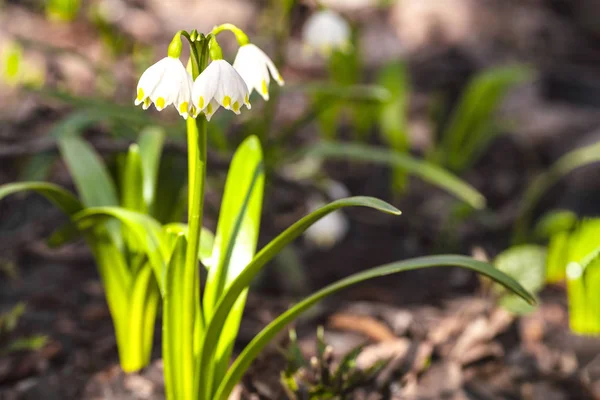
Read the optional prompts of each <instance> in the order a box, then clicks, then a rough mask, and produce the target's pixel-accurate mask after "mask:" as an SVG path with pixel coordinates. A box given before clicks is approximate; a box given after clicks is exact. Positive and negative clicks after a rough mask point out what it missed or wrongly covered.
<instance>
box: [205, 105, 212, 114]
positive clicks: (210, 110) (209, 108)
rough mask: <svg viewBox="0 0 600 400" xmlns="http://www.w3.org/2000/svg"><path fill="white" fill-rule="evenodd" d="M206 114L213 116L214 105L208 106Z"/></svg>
mask: <svg viewBox="0 0 600 400" xmlns="http://www.w3.org/2000/svg"><path fill="white" fill-rule="evenodd" d="M206 113H207V114H208V115H211V114H212V113H213V108H212V104H210V103H209V104H208V106H206Z"/></svg>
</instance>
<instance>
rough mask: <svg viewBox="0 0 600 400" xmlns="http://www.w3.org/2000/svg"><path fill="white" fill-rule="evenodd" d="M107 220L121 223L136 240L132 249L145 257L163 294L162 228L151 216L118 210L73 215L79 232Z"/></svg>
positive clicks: (165, 253)
mask: <svg viewBox="0 0 600 400" xmlns="http://www.w3.org/2000/svg"><path fill="white" fill-rule="evenodd" d="M109 218H114V219H116V220H118V221H120V222H121V223H122V224H123V225H124V226H125V227H126V228H127V229H128V232H129V233H130V234H131V239H132V240H135V246H136V248H138V249H143V252H144V253H145V254H146V256H147V257H148V260H149V261H150V265H151V266H152V269H153V270H154V275H155V277H156V280H157V281H158V283H159V287H160V288H161V293H164V274H165V270H166V263H167V260H168V257H169V252H168V250H169V248H168V241H167V238H166V237H165V236H166V235H165V232H164V231H163V228H162V226H161V225H160V224H159V223H158V221H156V220H155V219H153V218H152V217H150V216H148V215H145V214H140V213H137V212H135V211H130V210H126V209H124V208H120V207H91V208H87V209H85V210H83V211H81V212H79V213H77V214H76V215H74V216H73V221H75V222H76V223H77V224H78V226H79V229H81V230H86V229H90V228H94V227H95V226H96V225H97V224H98V223H102V222H104V221H105V220H107V219H109Z"/></svg>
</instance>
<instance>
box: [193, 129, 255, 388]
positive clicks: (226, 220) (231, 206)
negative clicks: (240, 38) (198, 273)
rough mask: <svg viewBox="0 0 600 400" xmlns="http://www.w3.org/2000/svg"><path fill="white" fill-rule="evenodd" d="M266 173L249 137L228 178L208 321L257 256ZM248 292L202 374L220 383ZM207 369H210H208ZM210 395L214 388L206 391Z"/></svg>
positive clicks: (208, 292) (207, 293)
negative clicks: (212, 358) (210, 362)
mask: <svg viewBox="0 0 600 400" xmlns="http://www.w3.org/2000/svg"><path fill="white" fill-rule="evenodd" d="M263 190H264V169H263V165H262V151H261V147H260V141H259V140H258V138H257V137H256V136H250V137H248V138H247V139H246V140H245V141H244V142H243V143H242V144H241V145H240V146H239V147H238V150H237V151H236V153H235V155H234V157H233V160H232V162H231V167H230V168H229V172H228V174H227V182H226V185H225V193H224V195H223V202H222V205H221V212H220V215H219V224H218V226H217V235H216V237H215V244H214V247H213V254H212V257H214V260H215V262H216V265H215V266H214V267H212V268H210V269H209V273H208V279H207V281H206V289H205V296H204V301H203V306H204V311H205V318H206V319H207V320H210V318H211V316H212V312H213V310H214V307H215V306H216V304H217V302H218V301H219V300H220V299H221V296H222V293H223V291H224V290H225V288H226V287H227V285H228V284H229V283H230V282H231V281H232V280H233V279H235V278H236V277H237V276H238V275H239V274H240V273H241V271H242V270H243V269H244V268H245V267H246V265H248V263H249V262H250V261H251V260H252V258H253V257H254V254H255V253H256V245H257V242H258V232H259V228H260V216H261V211H262V199H263ZM246 294H247V290H246V291H244V292H242V293H241V294H240V296H239V298H238V299H237V301H236V303H235V305H234V306H233V308H232V309H231V310H230V312H229V317H228V318H227V321H226V323H225V328H224V329H223V334H222V335H221V336H220V337H219V341H218V343H217V351H216V359H215V362H214V363H213V364H212V365H211V366H210V367H209V368H211V371H209V370H207V369H203V370H202V374H209V375H211V374H212V371H214V374H213V376H214V379H215V380H216V381H217V382H218V381H219V380H220V379H221V378H222V376H223V375H224V374H225V372H226V371H227V367H228V365H229V358H230V357H231V352H232V350H233V345H234V343H235V339H236V337H237V332H238V330H239V326H240V322H241V319H242V313H243V310H244V306H245V304H246ZM205 368H206V366H205ZM204 390H205V391H206V393H210V387H205V388H204Z"/></svg>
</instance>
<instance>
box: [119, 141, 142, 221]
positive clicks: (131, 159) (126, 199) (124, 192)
mask: <svg viewBox="0 0 600 400" xmlns="http://www.w3.org/2000/svg"><path fill="white" fill-rule="evenodd" d="M144 183H145V182H144V174H143V170H142V157H141V154H140V148H139V146H138V145H137V144H135V143H133V144H132V145H130V146H129V151H128V152H127V156H126V157H125V165H124V167H123V172H122V181H121V206H122V207H123V208H126V209H128V210H131V211H137V212H141V213H145V212H146V210H147V207H146V202H145V201H144V189H145V188H144Z"/></svg>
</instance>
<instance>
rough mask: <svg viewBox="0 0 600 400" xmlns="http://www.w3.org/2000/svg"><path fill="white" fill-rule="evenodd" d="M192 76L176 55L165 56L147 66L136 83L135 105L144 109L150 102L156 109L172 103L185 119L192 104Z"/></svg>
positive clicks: (160, 109)
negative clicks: (140, 105)
mask: <svg viewBox="0 0 600 400" xmlns="http://www.w3.org/2000/svg"><path fill="white" fill-rule="evenodd" d="M191 100H192V77H191V76H190V74H189V73H188V72H187V71H186V69H185V67H184V66H183V64H182V63H181V61H180V60H179V58H176V57H170V56H168V57H165V58H163V59H162V60H160V61H158V62H157V63H156V64H154V65H152V66H151V67H149V68H148V69H147V70H146V71H144V73H143V74H142V76H141V77H140V80H139V82H138V85H137V97H136V99H135V105H136V106H137V105H139V104H142V108H143V109H144V110H146V109H148V107H150V104H151V103H154V106H155V107H156V109H157V110H158V111H162V110H163V109H164V108H166V107H167V106H169V105H171V104H173V105H175V107H176V108H177V111H178V112H179V114H180V115H181V116H182V117H183V118H185V119H187V117H188V115H189V113H190V109H191V106H192V101H191Z"/></svg>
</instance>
